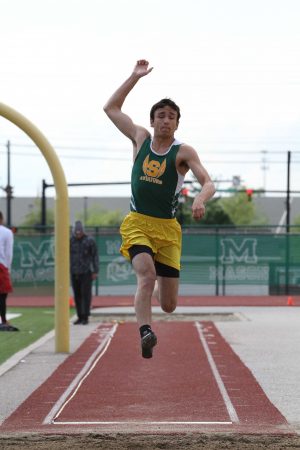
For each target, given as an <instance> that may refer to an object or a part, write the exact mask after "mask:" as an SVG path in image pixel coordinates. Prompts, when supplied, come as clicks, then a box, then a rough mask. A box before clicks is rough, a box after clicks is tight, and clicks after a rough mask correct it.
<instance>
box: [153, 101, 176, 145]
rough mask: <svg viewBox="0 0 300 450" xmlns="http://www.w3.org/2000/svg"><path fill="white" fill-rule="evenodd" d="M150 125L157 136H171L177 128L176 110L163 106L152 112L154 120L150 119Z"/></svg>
mask: <svg viewBox="0 0 300 450" xmlns="http://www.w3.org/2000/svg"><path fill="white" fill-rule="evenodd" d="M150 123H151V126H152V127H153V128H154V134H156V135H159V136H165V137H168V136H173V135H174V133H175V131H176V130H177V128H178V120H177V112H176V111H175V110H174V109H172V108H170V106H164V107H163V108H159V109H157V110H156V111H155V113H154V120H151V122H150Z"/></svg>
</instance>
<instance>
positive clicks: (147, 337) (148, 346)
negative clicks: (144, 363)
mask: <svg viewBox="0 0 300 450" xmlns="http://www.w3.org/2000/svg"><path fill="white" fill-rule="evenodd" d="M156 344H157V337H156V336H155V334H154V333H153V331H151V330H149V331H146V332H145V334H144V336H143V337H142V339H141V346H142V356H143V358H152V350H153V347H154V346H155V345H156Z"/></svg>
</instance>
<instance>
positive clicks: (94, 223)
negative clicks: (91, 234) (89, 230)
mask: <svg viewBox="0 0 300 450" xmlns="http://www.w3.org/2000/svg"><path fill="white" fill-rule="evenodd" d="M77 219H78V220H81V221H82V222H83V223H84V225H85V226H86V227H105V226H106V227H109V226H119V225H121V223H122V221H123V219H124V214H123V213H122V212H121V211H120V210H115V211H108V210H106V209H102V208H100V207H98V206H93V207H91V208H88V209H87V211H86V212H85V213H80V214H78V217H77Z"/></svg>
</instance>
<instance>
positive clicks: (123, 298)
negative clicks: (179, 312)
mask: <svg viewBox="0 0 300 450" xmlns="http://www.w3.org/2000/svg"><path fill="white" fill-rule="evenodd" d="M199 289H200V290H201V287H200V288H199ZM292 301H293V304H294V306H300V296H299V295H298V296H292ZM153 304H154V306H157V303H156V302H155V301H154V303H153ZM287 304H288V296H286V295H278V296H277V295H269V296H252V295H248V296H237V295H236V296H224V297H223V296H201V295H199V296H197V295H195V296H187V295H181V296H179V298H178V306H287ZM8 306H47V307H49V306H54V297H53V296H41V297H36V296H30V297H28V296H26V297H25V296H14V295H13V294H12V295H10V296H9V297H8ZM113 306H133V295H120V296H113V295H111V296H110V295H108V296H98V297H93V301H92V307H93V308H103V307H113Z"/></svg>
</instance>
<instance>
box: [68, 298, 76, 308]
mask: <svg viewBox="0 0 300 450" xmlns="http://www.w3.org/2000/svg"><path fill="white" fill-rule="evenodd" d="M69 306H71V307H72V306H75V304H74V299H73V297H70V298H69Z"/></svg>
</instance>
